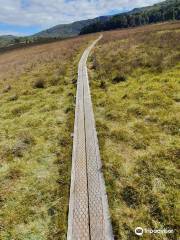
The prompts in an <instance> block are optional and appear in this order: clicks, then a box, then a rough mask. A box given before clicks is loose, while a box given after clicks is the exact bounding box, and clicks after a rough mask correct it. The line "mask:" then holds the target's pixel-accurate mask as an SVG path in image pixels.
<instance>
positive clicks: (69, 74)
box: [0, 36, 93, 240]
mask: <svg viewBox="0 0 180 240" xmlns="http://www.w3.org/2000/svg"><path fill="white" fill-rule="evenodd" d="M92 38H93V37H92V36H87V37H81V38H74V39H71V40H66V41H61V42H56V43H51V44H45V45H40V46H35V47H31V48H26V49H20V50H14V51H11V52H8V53H4V54H1V55H0V112H1V115H0V122H1V124H0V239H3V240H10V239H16V240H30V239H31V240H33V239H34V240H45V239H48V240H50V239H53V240H55V239H62V240H63V239H66V230H67V212H68V200H69V185H70V169H71V152H72V137H71V133H72V132H73V122H74V104H75V102H74V96H75V90H76V84H75V79H76V78H77V63H78V60H79V57H80V54H81V53H82V51H83V50H84V48H85V47H86V46H87V44H88V43H89V42H90V41H91V40H92Z"/></svg>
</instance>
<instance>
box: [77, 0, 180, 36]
mask: <svg viewBox="0 0 180 240" xmlns="http://www.w3.org/2000/svg"><path fill="white" fill-rule="evenodd" d="M179 19H180V0H167V1H165V2H162V3H159V4H155V5H153V6H151V7H146V8H141V9H134V10H133V11H131V12H128V13H122V14H118V15H115V16H113V17H112V18H111V19H109V20H107V21H105V22H102V21H98V22H96V23H93V24H90V25H88V26H86V27H84V28H83V29H82V30H81V33H80V34H87V33H92V32H100V31H106V30H112V29H116V28H128V27H136V26H141V25H146V24H152V23H157V22H164V21H169V20H179Z"/></svg>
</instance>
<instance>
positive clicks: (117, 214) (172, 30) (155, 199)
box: [89, 22, 180, 240]
mask: <svg viewBox="0 0 180 240" xmlns="http://www.w3.org/2000/svg"><path fill="white" fill-rule="evenodd" d="M179 28H180V23H179V22H176V23H165V24H157V25H152V26H146V27H140V28H134V29H129V30H121V31H120V30H118V31H111V32H107V33H106V32H105V33H104V37H103V39H102V40H101V42H100V43H99V45H98V46H97V47H96V49H95V50H94V52H93V54H92V55H91V58H90V60H89V74H90V79H91V90H92V99H93V103H94V111H95V116H96V125H97V130H98V137H99V142H100V152H101V157H102V161H103V172H104V175H105V181H106V185H107V192H108V198H109V205H110V212H111V217H112V223H113V230H114V235H115V239H119V240H120V239H122V240H131V239H138V237H137V236H136V235H135V233H134V229H135V228H136V227H138V226H139V227H143V228H151V229H162V228H168V229H173V230H174V233H173V234H169V235H168V234H167V235H166V234H165V235H161V234H154V235H149V234H145V235H144V236H143V239H147V240H150V239H153V240H160V239H161V240H162V239H163V240H167V239H173V240H176V239H178V237H179V235H178V224H179V213H178V201H179V192H178V190H179V189H178V161H179V159H180V138H179V135H180V105H179V102H180V95H179V92H180V80H179V79H180V63H179V60H180V48H179V44H178V43H179V41H180V32H179Z"/></svg>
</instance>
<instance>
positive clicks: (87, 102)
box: [67, 36, 114, 240]
mask: <svg viewBox="0 0 180 240" xmlns="http://www.w3.org/2000/svg"><path fill="white" fill-rule="evenodd" d="M101 37H102V36H100V37H99V38H98V39H97V40H96V41H94V42H93V44H92V45H91V46H90V47H88V48H87V49H86V50H85V52H84V54H83V56H82V58H81V60H80V62H79V67H78V82H77V94H76V110H75V124H74V140H73V156H72V172H71V189H70V202H69V216H68V233H67V239H68V240H112V239H114V238H113V234H112V228H111V221H110V217H109V210H108V201H107V195H106V189H105V183H104V178H103V174H102V172H101V167H102V166H101V160H100V154H99V146H98V140H97V133H96V128H95V120H94V114H93V108H92V102H91V95H90V89H89V80H88V74H87V67H86V62H87V58H88V55H89V53H90V51H91V49H92V48H93V47H94V46H95V44H96V43H97V42H98V41H99V40H100V39H101Z"/></svg>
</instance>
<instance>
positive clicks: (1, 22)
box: [0, 0, 162, 36]
mask: <svg viewBox="0 0 180 240" xmlns="http://www.w3.org/2000/svg"><path fill="white" fill-rule="evenodd" d="M160 1H162V0H0V35H9V34H10V35H16V36H27V35H31V34H33V33H36V32H39V31H41V30H44V29H47V28H50V27H52V26H55V25H57V24H63V23H71V22H74V21H78V20H83V19H89V18H94V17H97V16H103V15H112V14H116V13H120V12H124V11H128V10H131V9H133V8H135V7H143V6H148V5H152V4H154V3H157V2H160Z"/></svg>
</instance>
